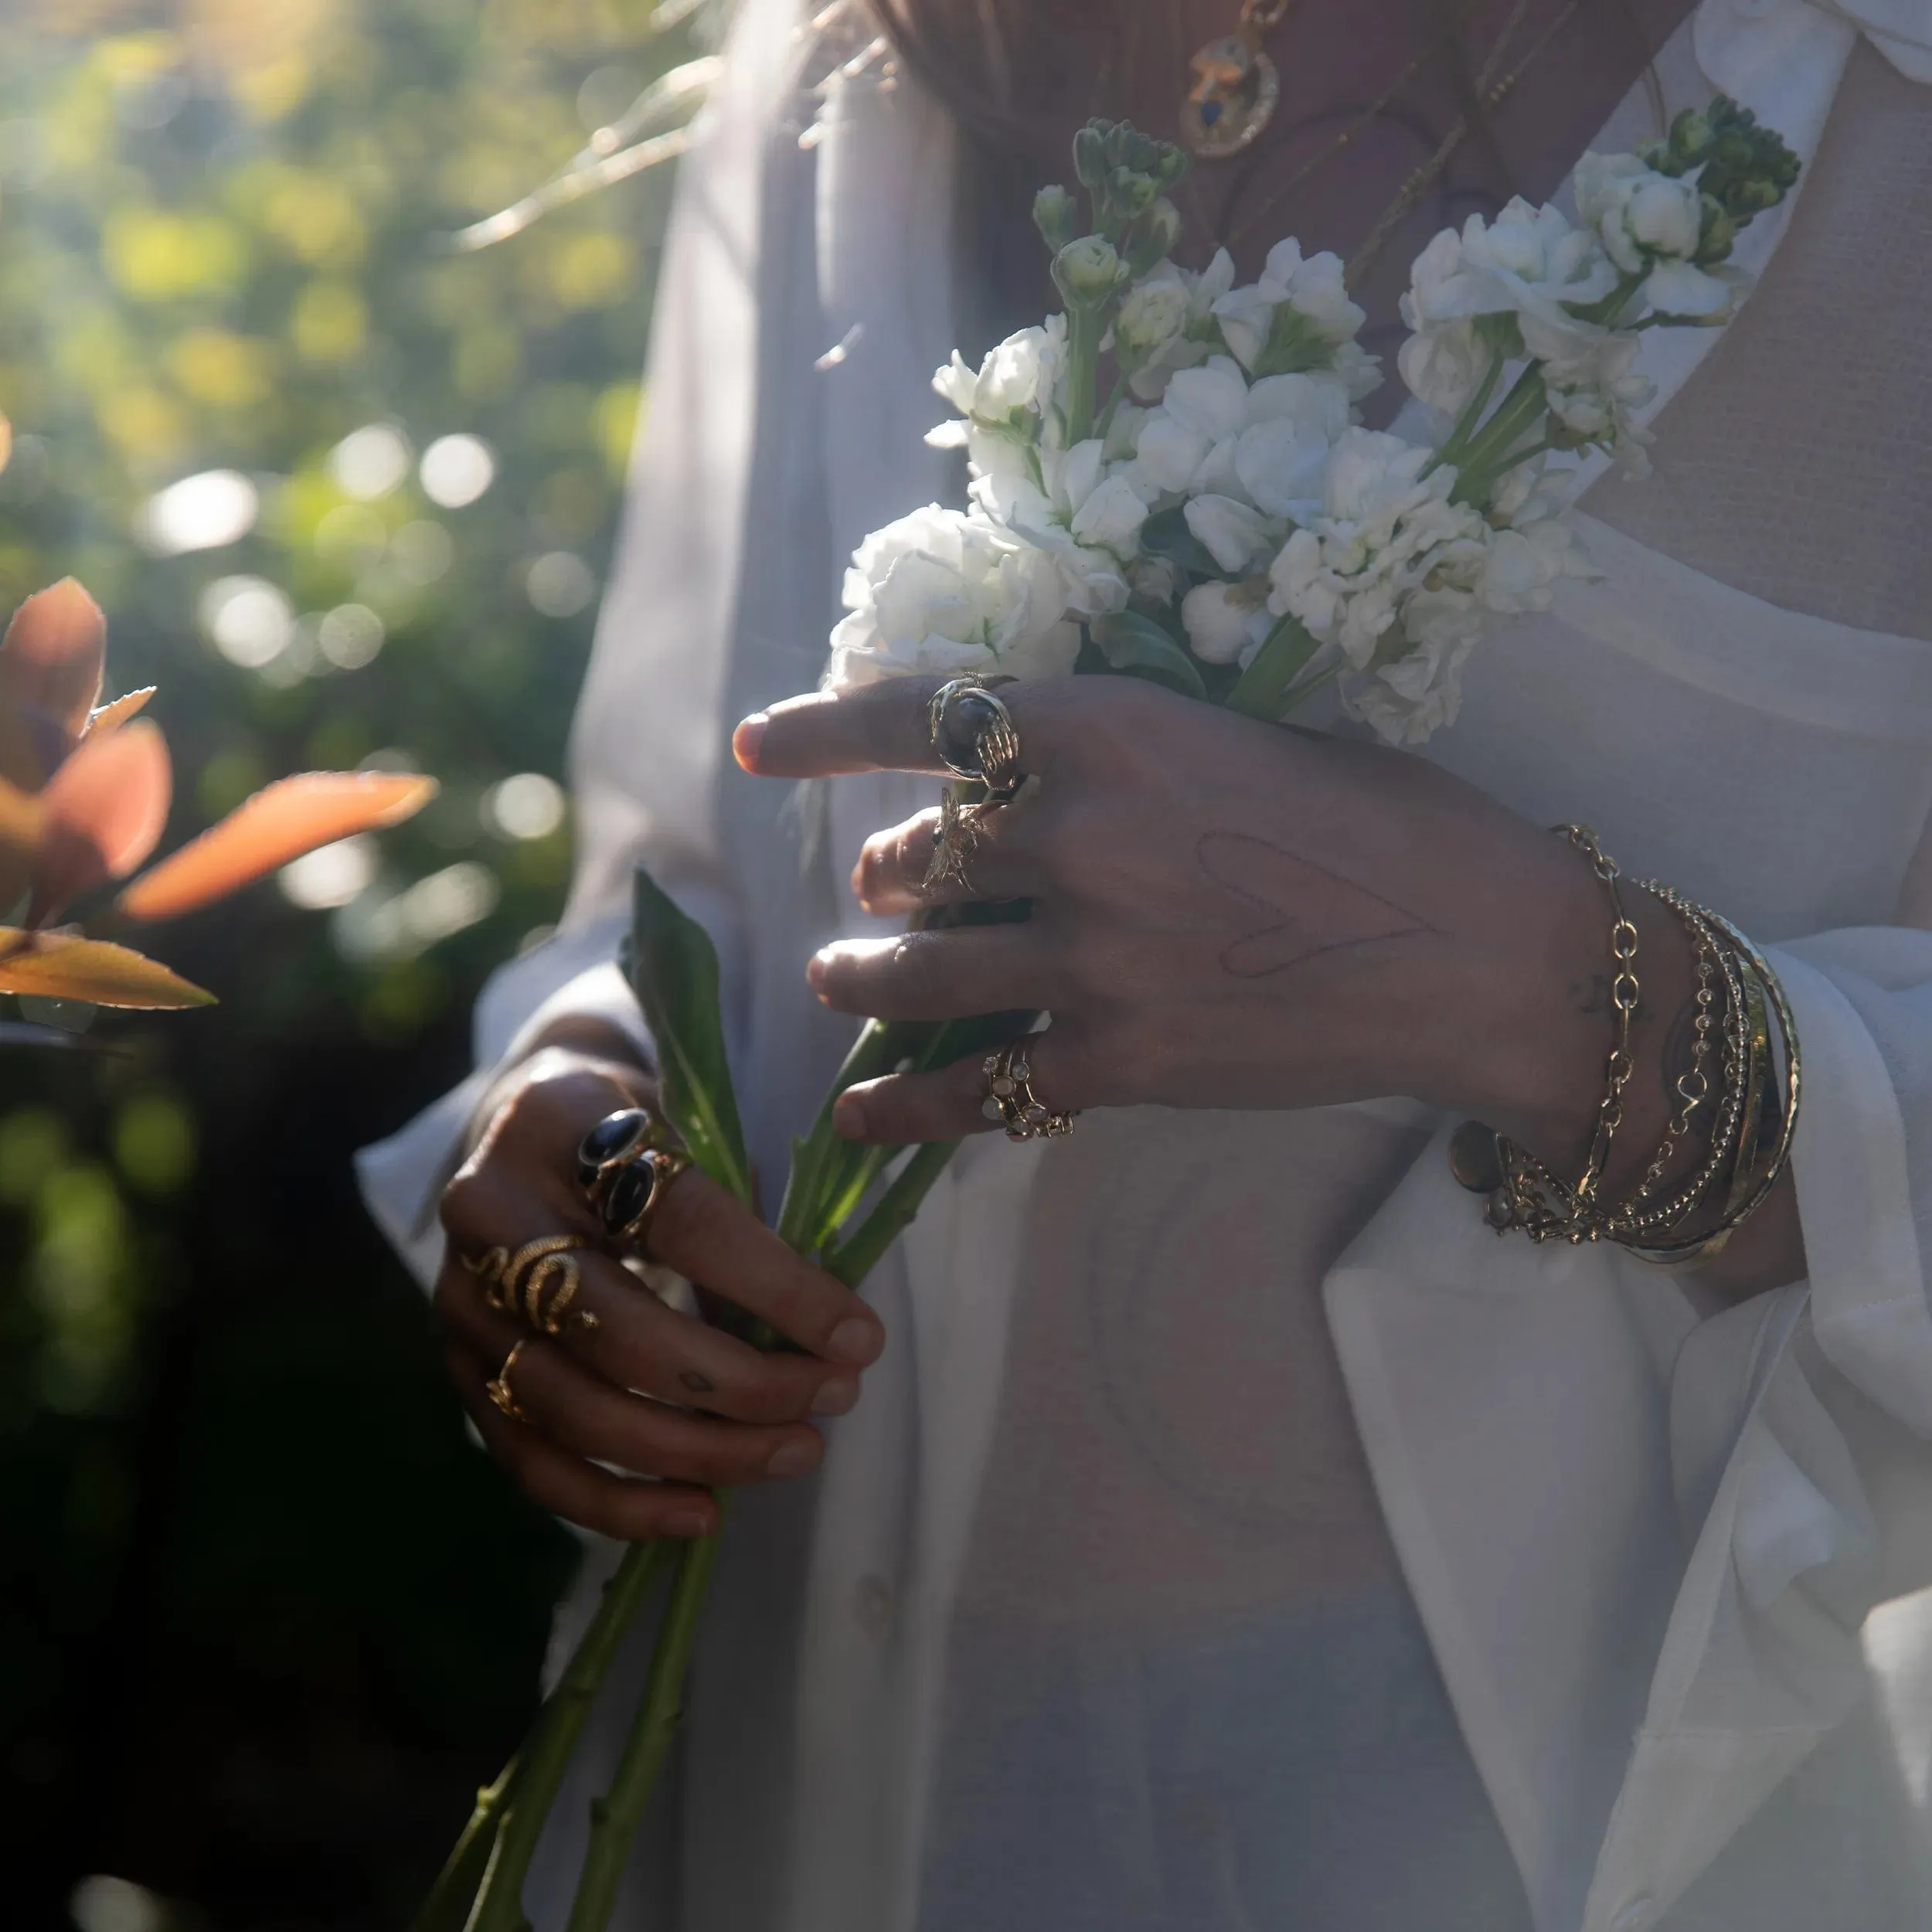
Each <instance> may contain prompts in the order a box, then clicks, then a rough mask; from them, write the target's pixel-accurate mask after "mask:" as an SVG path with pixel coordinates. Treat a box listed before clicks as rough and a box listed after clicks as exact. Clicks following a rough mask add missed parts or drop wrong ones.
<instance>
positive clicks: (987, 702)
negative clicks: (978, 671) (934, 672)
mask: <svg viewBox="0 0 1932 1932" xmlns="http://www.w3.org/2000/svg"><path fill="white" fill-rule="evenodd" d="M995 683H998V684H1011V683H1012V679H1010V678H1000V679H992V678H951V679H947V682H945V683H944V684H942V685H940V687H939V689H937V691H935V692H934V693H933V695H932V696H930V698H928V699H927V700H926V732H927V736H928V737H930V739H931V740H932V745H933V750H934V751H935V752H936V753H937V754H938V756H939V760H940V764H943V765H944V767H946V769H947V770H948V771H950V772H951V773H952V774H954V776H955V777H961V778H977V779H978V781H980V783H981V784H983V785H984V786H985V787H986V791H987V796H988V798H991V799H994V800H999V801H1004V800H1005V799H1009V798H1012V795H1013V794H1014V793H1015V792H1016V791H1019V784H1020V779H1021V777H1022V773H1021V770H1020V765H1019V731H1018V730H1016V729H1015V726H1014V724H1013V716H1012V713H1011V712H1009V710H1008V709H1006V706H1005V705H1004V704H1003V703H1002V702H1001V701H1000V699H998V697H996V696H995V695H994V692H993V686H994V685H995Z"/></svg>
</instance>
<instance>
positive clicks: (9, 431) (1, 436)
mask: <svg viewBox="0 0 1932 1932" xmlns="http://www.w3.org/2000/svg"><path fill="white" fill-rule="evenodd" d="M12 461H13V425H12V423H9V421H8V420H7V419H6V418H5V417H4V416H0V470H4V469H5V468H6V467H7V465H8V464H9V463H11V462H12Z"/></svg>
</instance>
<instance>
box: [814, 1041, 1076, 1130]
mask: <svg viewBox="0 0 1932 1932" xmlns="http://www.w3.org/2000/svg"><path fill="white" fill-rule="evenodd" d="M1026 1057H1027V1060H1028V1062H1029V1064H1030V1066H1031V1067H1032V1087H1033V1092H1034V1094H1035V1096H1036V1097H1037V1098H1038V1099H1039V1101H1040V1103H1041V1104H1042V1105H1043V1106H1046V1107H1052V1108H1053V1109H1055V1110H1056V1111H1062V1112H1076V1111H1078V1110H1079V1109H1080V1108H1081V1107H1088V1106H1093V1105H1097V1104H1100V1100H1099V1094H1100V1093H1101V1092H1103V1091H1104V1086H1103V1085H1102V1084H1101V1083H1099V1082H1098V1081H1097V1079H1096V1075H1095V1071H1094V1069H1093V1068H1092V1067H1091V1066H1090V1064H1089V1062H1088V1058H1087V1054H1086V1053H1085V1052H1084V1050H1083V1049H1082V1048H1081V1047H1080V1046H1078V1045H1077V1043H1075V1041H1074V1040H1073V1038H1072V1036H1071V1033H1070V1029H1066V1028H1063V1027H1062V1026H1054V1027H1053V1029H1051V1030H1049V1032H1045V1033H1036V1034H1032V1035H1030V1036H1029V1037H1028V1039H1027V1045H1026ZM987 1099H988V1089H987V1084H986V1073H985V1056H983V1055H981V1054H978V1053H975V1054H969V1055H968V1056H967V1057H966V1058H965V1059H964V1060H955V1061H954V1063H953V1064H952V1065H951V1066H945V1067H941V1068H940V1069H939V1070H938V1071H937V1072H936V1073H889V1074H888V1075H886V1077H885V1078H884V1079H883V1080H867V1081H865V1082H864V1083H862V1084H861V1085H859V1086H857V1087H848V1088H847V1089H846V1090H845V1092H844V1093H843V1094H840V1095H839V1097H838V1104H836V1105H835V1107H833V1109H832V1124H833V1125H834V1126H835V1128H837V1129H838V1131H839V1132H840V1133H841V1134H843V1135H844V1136H845V1138H846V1139H847V1140H849V1141H876V1142H878V1143H879V1144H880V1145H885V1146H891V1147H898V1146H906V1145H911V1144H913V1143H915V1142H918V1141H951V1140H957V1139H958V1138H961V1136H962V1135H964V1134H989V1133H991V1132H992V1131H993V1129H994V1128H997V1127H998V1126H999V1125H1001V1122H1000V1121H999V1120H998V1118H997V1117H994V1116H992V1115H989V1114H988V1112H987V1111H986V1103H987Z"/></svg>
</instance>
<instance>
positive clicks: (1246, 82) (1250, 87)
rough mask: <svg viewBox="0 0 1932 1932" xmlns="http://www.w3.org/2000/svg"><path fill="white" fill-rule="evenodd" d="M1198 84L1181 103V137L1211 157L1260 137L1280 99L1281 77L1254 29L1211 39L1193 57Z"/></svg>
mask: <svg viewBox="0 0 1932 1932" xmlns="http://www.w3.org/2000/svg"><path fill="white" fill-rule="evenodd" d="M1192 64H1193V68H1194V77H1195V78H1194V87H1193V89H1192V92H1190V93H1189V95H1188V97H1187V98H1186V100H1184V101H1183V102H1182V104H1181V138H1182V140H1183V141H1185V142H1186V144H1187V145H1188V146H1189V148H1192V150H1193V151H1194V152H1195V153H1196V154H1197V155H1200V156H1201V157H1202V158H1203V159H1205V160H1208V161H1218V160H1221V159H1223V158H1225V157H1226V156H1227V155H1238V154H1239V153H1240V151H1241V150H1242V149H1243V148H1246V147H1248V146H1250V145H1251V144H1252V143H1253V141H1256V140H1257V139H1258V138H1259V137H1260V133H1261V130H1262V129H1263V128H1265V127H1266V126H1267V124H1268V123H1269V121H1270V120H1271V119H1273V117H1274V110H1275V107H1276V105H1277V103H1278V102H1279V101H1280V100H1281V75H1280V73H1277V71H1276V69H1275V65H1274V62H1273V61H1272V60H1270V59H1269V58H1268V57H1267V55H1266V54H1265V53H1263V52H1262V51H1261V46H1260V35H1259V34H1258V33H1257V32H1254V31H1253V29H1249V30H1248V31H1247V32H1243V33H1231V34H1228V35H1226V36H1223V38H1222V39H1219V40H1210V41H1209V43H1207V45H1206V46H1205V47H1203V48H1202V49H1201V51H1200V52H1199V53H1197V54H1196V56H1194V60H1193V63H1192Z"/></svg>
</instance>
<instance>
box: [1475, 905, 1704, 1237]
mask: <svg viewBox="0 0 1932 1932" xmlns="http://www.w3.org/2000/svg"><path fill="white" fill-rule="evenodd" d="M1583 883H1584V884H1585V885H1586V886H1587V887H1588V888H1589V890H1588V893H1587V894H1585V895H1582V896H1578V895H1573V894H1567V895H1565V896H1564V897H1563V900H1562V901H1561V902H1560V903H1559V904H1558V905H1556V906H1554V907H1553V927H1552V930H1551V933H1550V934H1549V938H1548V942H1547V946H1546V960H1547V961H1548V962H1549V963H1548V964H1546V967H1545V969H1544V971H1543V974H1542V975H1541V978H1542V985H1543V997H1542V998H1540V999H1539V1000H1538V1001H1537V1002H1535V1005H1534V1007H1533V1009H1532V1010H1533V1011H1534V1012H1536V1014H1537V1015H1538V1017H1537V1018H1536V1020H1535V1021H1534V1022H1533V1023H1532V1024H1529V1025H1527V1026H1526V1025H1525V1024H1524V1023H1523V1012H1524V1009H1522V1008H1521V1007H1519V1008H1518V1009H1517V1012H1516V1015H1515V1016H1514V1017H1513V1019H1511V1018H1506V1019H1505V1021H1504V1024H1505V1025H1508V1026H1514V1028H1515V1031H1516V1032H1517V1033H1518V1035H1519V1038H1520V1039H1521V1042H1522V1050H1520V1051H1519V1052H1518V1053H1515V1055H1513V1056H1511V1060H1510V1067H1511V1071H1512V1076H1513V1083H1512V1087H1510V1089H1509V1091H1508V1092H1507V1093H1506V1094H1505V1096H1504V1097H1503V1098H1502V1101H1501V1104H1498V1105H1497V1106H1496V1107H1495V1110H1494V1111H1493V1112H1492V1113H1491V1114H1486V1115H1484V1116H1483V1118H1484V1119H1485V1121H1487V1122H1488V1124H1490V1125H1492V1126H1494V1127H1495V1128H1496V1129H1497V1131H1498V1132H1500V1133H1502V1134H1505V1135H1507V1136H1508V1137H1509V1138H1510V1139H1511V1140H1512V1141H1515V1142H1516V1143H1517V1144H1518V1145H1519V1146H1521V1147H1523V1148H1526V1149H1528V1150H1529V1151H1530V1152H1531V1153H1532V1154H1534V1155H1536V1156H1537V1157H1538V1158H1539V1159H1541V1160H1542V1161H1543V1162H1545V1163H1546V1165H1548V1166H1549V1168H1551V1169H1552V1170H1553V1172H1556V1173H1557V1174H1560V1175H1563V1176H1564V1177H1566V1179H1575V1178H1576V1177H1577V1176H1579V1175H1581V1174H1582V1173H1583V1171H1584V1168H1585V1167H1586V1165H1587V1162H1588V1161H1589V1158H1590V1148H1591V1145H1592V1143H1593V1141H1594V1138H1595V1136H1596V1134H1597V1125H1598V1121H1599V1119H1600V1112H1601V1109H1602V1107H1603V1104H1604V1097H1605V1096H1606V1094H1607V1092H1608V1090H1609V1086H1610V1070H1611V1053H1612V1050H1613V1049H1614V1047H1615V1046H1616V1044H1617V1037H1618V1029H1617V1012H1616V1009H1615V1006H1614V1002H1613V1000H1612V997H1611V988H1612V987H1613V985H1614V981H1615V976H1616V972H1617V961H1615V960H1614V957H1612V954H1611V923H1612V921H1613V920H1614V917H1615V915H1614V911H1613V910H1612V906H1611V899H1610V896H1609V894H1608V893H1607V891H1606V890H1605V889H1604V886H1603V885H1602V883H1600V881H1599V880H1597V879H1595V878H1594V877H1592V876H1590V873H1589V872H1587V870H1586V871H1584V872H1583ZM1618 883H1619V890H1620V893H1621V897H1622V900H1623V905H1624V911H1625V913H1626V914H1627V915H1628V918H1629V920H1630V921H1631V924H1632V925H1634V927H1636V929H1637V935H1638V944H1637V951H1636V954H1635V956H1634V959H1633V960H1632V961H1631V968H1632V971H1633V972H1634V976H1635V978H1636V980H1637V983H1638V999H1637V1005H1636V1007H1635V1009H1634V1012H1632V1014H1631V1028H1630V1044H1629V1052H1630V1059H1631V1072H1630V1077H1629V1078H1628V1080H1627V1081H1626V1082H1625V1083H1624V1087H1623V1089H1622V1092H1621V1096H1620V1099H1621V1119H1620V1120H1619V1121H1618V1123H1617V1129H1616V1132H1615V1134H1614V1137H1613V1138H1612V1139H1611V1143H1610V1147H1609V1150H1608V1155H1607V1159H1606V1161H1605V1163H1604V1171H1603V1175H1602V1179H1601V1181H1600V1185H1599V1196H1600V1198H1601V1199H1604V1200H1607V1201H1611V1200H1616V1199H1621V1197H1622V1196H1624V1195H1627V1194H1628V1193H1629V1192H1631V1189H1634V1187H1635V1185H1637V1183H1638V1180H1639V1179H1641V1176H1642V1175H1643V1173H1644V1171H1645V1168H1646V1167H1647V1166H1648V1164H1649V1162H1650V1161H1651V1158H1652V1157H1653V1156H1654V1155H1655V1153H1656V1151H1657V1148H1658V1144H1659V1142H1660V1141H1662V1138H1663V1137H1664V1133H1665V1128H1667V1126H1668V1124H1669V1121H1670V1117H1671V1114H1672V1086H1671V1083H1672V1078H1673V1077H1674V1075H1675V1073H1676V1072H1677V1071H1678V1070H1679V1069H1678V1068H1677V1067H1676V1066H1675V1064H1674V1063H1673V1060H1672V1056H1673V1053H1674V1052H1675V1049H1676V1047H1677V1046H1680V1045H1681V1044H1682V1039H1681V1037H1680V1036H1682V1035H1683V1034H1684V1032H1685V1022H1686V1019H1687V1017H1688V1015H1689V1013H1690V1012H1691V1011H1692V1002H1693V1000H1694V998H1695V996H1696V988H1697V971H1696V951H1695V950H1694V948H1693V947H1692V944H1691V942H1690V939H1689V935H1688V934H1686V933H1685V930H1684V928H1683V926H1682V923H1681V922H1680V921H1679V920H1678V919H1677V918H1676V917H1675V915H1674V914H1673V913H1672V912H1671V911H1670V910H1669V909H1668V907H1667V906H1664V905H1663V904H1662V903H1660V902H1659V901H1658V900H1656V899H1655V898H1654V897H1653V896H1651V894H1650V893H1647V892H1645V891H1642V890H1641V889H1639V888H1638V886H1636V885H1635V884H1634V883H1633V882H1631V881H1630V880H1629V879H1622V880H1620V881H1619V882H1618ZM1685 1151H1686V1153H1687V1154H1688V1153H1690V1152H1691V1151H1692V1150H1691V1149H1688V1148H1687V1149H1686V1150H1685Z"/></svg>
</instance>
